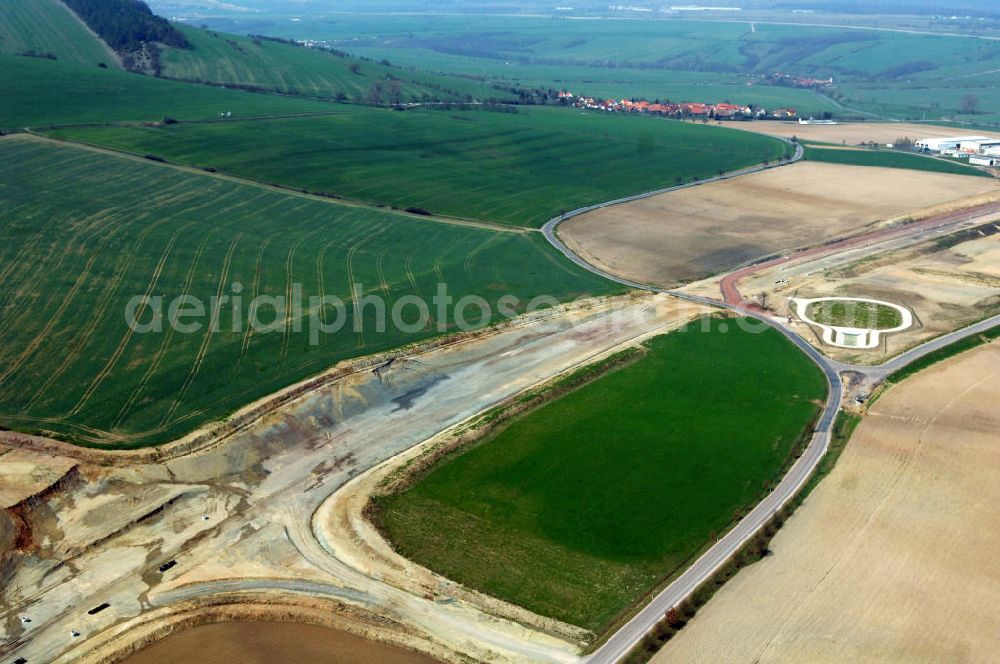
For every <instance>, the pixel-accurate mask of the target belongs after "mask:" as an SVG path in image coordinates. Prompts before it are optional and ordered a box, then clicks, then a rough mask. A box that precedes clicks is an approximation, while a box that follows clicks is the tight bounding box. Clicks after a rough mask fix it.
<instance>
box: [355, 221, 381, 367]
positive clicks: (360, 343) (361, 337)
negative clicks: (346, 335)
mask: <svg viewBox="0 0 1000 664" xmlns="http://www.w3.org/2000/svg"><path fill="white" fill-rule="evenodd" d="M385 230H386V227H385V226H383V227H382V228H380V229H379V230H377V231H375V232H374V233H370V234H369V235H366V236H365V237H363V238H361V239H360V240H358V241H357V242H355V243H354V244H352V245H351V248H350V249H348V251H347V290H348V292H349V293H350V294H351V302H352V303H354V304H355V306H357V303H356V302H354V298H355V295H357V294H356V293H355V292H354V284H355V283H357V282H356V281H355V279H354V257H355V255H357V253H358V250H359V249H360V248H361V247H362V245H364V244H365V243H366V242H368V241H369V240H372V239H374V238H376V237H378V236H379V235H381V234H382V233H384V232H385ZM360 295H362V296H363V295H364V293H360ZM363 323H364V321H355V326H356V327H357V328H358V329H359V330H360V331H359V332H355V337H356V339H355V342H356V344H357V347H358V348H364V347H365V333H364V324H363Z"/></svg>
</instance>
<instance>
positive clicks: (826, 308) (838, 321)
mask: <svg viewBox="0 0 1000 664" xmlns="http://www.w3.org/2000/svg"><path fill="white" fill-rule="evenodd" d="M806 314H807V315H808V316H809V318H811V319H813V320H814V321H816V322H817V323H822V324H824V325H836V326H839V327H855V328H859V329H864V330H888V329H891V328H894V327H898V326H899V324H900V323H902V322H903V319H902V316H901V315H900V313H899V312H898V311H896V310H895V309H893V308H892V307H886V306H883V305H881V304H874V303H870V302H838V301H827V302H816V303H814V304H812V305H810V306H809V310H808V311H807V312H806Z"/></svg>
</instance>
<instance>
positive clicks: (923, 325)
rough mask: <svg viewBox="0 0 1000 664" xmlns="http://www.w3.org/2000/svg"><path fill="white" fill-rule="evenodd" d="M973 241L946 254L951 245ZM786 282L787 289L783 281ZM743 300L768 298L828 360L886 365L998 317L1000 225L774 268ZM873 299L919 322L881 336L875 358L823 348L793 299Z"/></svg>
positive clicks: (748, 283)
mask: <svg viewBox="0 0 1000 664" xmlns="http://www.w3.org/2000/svg"><path fill="white" fill-rule="evenodd" d="M954 237H958V238H970V239H967V240H966V241H963V242H959V243H957V244H954V246H950V247H947V248H943V249H941V248H939V247H940V245H939V243H940V242H946V244H951V243H952V242H951V241H949V238H954ZM783 280H787V281H783ZM741 289H742V290H743V292H745V293H761V292H767V293H768V303H769V305H770V306H771V307H772V308H773V310H774V311H776V312H778V313H780V314H782V315H783V316H790V317H791V318H792V320H793V321H794V323H795V326H796V327H795V329H797V330H798V331H799V332H800V333H802V334H803V336H804V337H805V338H806V339H808V340H809V341H811V342H813V343H814V344H815V345H816V346H817V347H818V348H820V349H821V350H822V351H823V352H824V353H826V354H827V355H830V356H831V357H834V358H836V359H839V360H843V361H846V362H853V363H860V364H874V363H880V362H883V361H885V360H886V359H888V358H889V357H891V356H893V355H896V354H898V353H900V352H902V351H904V350H906V349H907V348H911V347H913V346H915V345H917V344H919V343H922V342H923V341H926V340H928V339H931V338H933V337H936V336H940V335H941V334H945V333H947V332H951V331H952V330H956V329H959V328H961V327H964V326H965V325H968V324H971V323H973V322H975V321H978V320H981V319H983V318H987V317H989V316H992V315H995V314H997V313H1000V223H991V224H985V225H982V226H979V227H978V228H976V229H969V230H962V231H958V232H957V233H955V234H949V235H946V236H943V237H937V238H935V239H934V240H931V241H929V242H927V241H925V242H923V243H920V244H917V245H915V246H912V247H908V248H902V249H897V250H894V251H888V252H883V253H879V254H876V255H874V256H872V257H870V258H861V259H859V258H858V257H857V256H856V255H855V254H849V255H847V256H833V257H830V258H828V259H819V260H814V261H809V262H804V263H801V264H796V265H789V266H781V267H775V268H773V269H770V270H767V271H764V272H761V273H760V274H756V275H753V276H751V277H749V278H748V279H746V280H745V281H744V282H743V283H742V284H741ZM828 296H845V297H869V298H875V299H880V300H885V301H889V302H894V303H896V304H900V305H902V306H904V307H907V308H908V309H910V311H912V312H913V314H914V326H913V327H912V328H910V329H909V330H906V331H904V332H900V333H894V334H889V335H884V336H883V341H882V344H881V345H880V347H879V348H877V349H873V350H871V351H857V350H848V349H837V348H833V347H831V346H827V345H825V344H823V343H822V342H821V340H820V337H819V331H818V330H816V329H813V328H810V327H808V326H806V325H805V324H803V323H801V322H799V321H798V319H797V317H796V316H794V315H793V314H792V310H793V308H792V307H791V306H790V305H789V299H790V298H792V297H804V298H812V297H828Z"/></svg>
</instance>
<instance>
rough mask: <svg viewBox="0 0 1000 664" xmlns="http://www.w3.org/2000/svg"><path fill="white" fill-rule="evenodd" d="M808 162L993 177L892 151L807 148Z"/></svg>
mask: <svg viewBox="0 0 1000 664" xmlns="http://www.w3.org/2000/svg"><path fill="white" fill-rule="evenodd" d="M805 158H806V159H807V160H809V161H821V162H824V163H827V164H849V165H851V166H879V167H882V168H907V169H910V170H914V171H931V172H934V173H954V174H956V175H974V176H980V177H990V175H989V174H988V173H984V172H983V171H981V170H979V169H978V168H973V167H972V166H969V165H967V164H960V163H956V162H953V161H947V160H945V159H939V158H936V157H926V156H924V155H919V154H911V153H908V152H893V151H891V150H843V149H840V148H833V149H830V148H823V147H818V146H807V147H806V152H805Z"/></svg>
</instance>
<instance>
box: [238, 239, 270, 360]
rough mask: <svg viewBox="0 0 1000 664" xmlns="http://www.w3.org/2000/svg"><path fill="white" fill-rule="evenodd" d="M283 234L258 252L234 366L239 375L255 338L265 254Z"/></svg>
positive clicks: (262, 244) (265, 240)
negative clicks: (254, 323)
mask: <svg viewBox="0 0 1000 664" xmlns="http://www.w3.org/2000/svg"><path fill="white" fill-rule="evenodd" d="M280 234H281V233H274V234H273V235H270V236H268V237H266V238H264V241H263V242H261V244H260V251H258V252H257V262H256V263H255V264H254V270H253V287H252V288H251V294H250V308H249V309H248V310H247V320H246V329H245V330H244V331H243V342H242V344H241V346H240V356H239V358H237V360H236V364H235V365H234V366H233V373H234V374H235V373H237V372H238V371H239V369H240V365H241V364H243V358H244V357H246V354H247V349H249V348H250V338H251V337H252V336H253V327H254V326H253V321H254V319H255V318H256V317H257V295H258V293H259V292H260V279H261V275H263V273H264V252H265V251H267V247H268V245H269V244H271V240H273V239H274V238H276V237H277V236H278V235H280Z"/></svg>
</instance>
